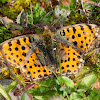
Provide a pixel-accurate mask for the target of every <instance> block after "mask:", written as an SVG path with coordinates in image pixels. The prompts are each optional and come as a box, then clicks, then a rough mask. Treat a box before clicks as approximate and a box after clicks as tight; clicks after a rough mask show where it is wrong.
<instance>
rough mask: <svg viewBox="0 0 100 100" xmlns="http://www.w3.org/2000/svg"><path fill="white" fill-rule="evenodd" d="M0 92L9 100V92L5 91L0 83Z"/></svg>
mask: <svg viewBox="0 0 100 100" xmlns="http://www.w3.org/2000/svg"><path fill="white" fill-rule="evenodd" d="M0 93H1V94H2V95H3V96H4V97H5V98H6V99H7V100H11V98H10V96H9V94H8V93H7V92H6V90H5V89H4V88H3V86H2V85H1V84H0Z"/></svg>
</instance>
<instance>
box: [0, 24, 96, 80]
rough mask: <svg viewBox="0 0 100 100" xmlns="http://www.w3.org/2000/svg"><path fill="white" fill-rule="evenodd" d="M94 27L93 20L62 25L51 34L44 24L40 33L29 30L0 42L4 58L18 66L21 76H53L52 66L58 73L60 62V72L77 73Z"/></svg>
mask: <svg viewBox="0 0 100 100" xmlns="http://www.w3.org/2000/svg"><path fill="white" fill-rule="evenodd" d="M96 31H97V26H96V25H94V24H89V25H86V24H77V25H73V26H68V27H64V28H62V29H60V30H59V31H57V33H56V34H52V33H51V32H50V30H48V29H47V27H45V31H44V34H43V35H38V34H30V35H24V36H19V37H16V38H14V39H10V40H7V41H5V42H3V43H1V44H0V47H1V49H0V50H2V52H3V53H4V54H5V57H6V59H7V61H8V62H9V63H10V64H11V65H13V66H14V67H17V68H20V70H21V72H22V73H23V74H24V76H25V77H26V78H27V79H29V80H31V81H40V80H43V79H47V78H49V77H51V76H53V72H52V70H53V71H54V72H55V73H56V74H57V75H59V74H60V66H59V62H61V72H62V75H67V76H69V75H73V74H76V73H77V72H78V71H79V70H80V69H81V68H82V67H83V65H84V59H83V56H82V55H81V53H82V51H83V52H84V53H85V52H88V51H89V50H90V49H91V48H92V47H93V43H94V41H95V39H96V36H95V33H96ZM56 37H57V38H56ZM77 48H78V49H77ZM1 55H2V54H1ZM58 57H60V61H59V59H58Z"/></svg>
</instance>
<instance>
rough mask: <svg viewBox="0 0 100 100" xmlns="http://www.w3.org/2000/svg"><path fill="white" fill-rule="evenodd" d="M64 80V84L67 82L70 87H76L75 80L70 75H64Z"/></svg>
mask: <svg viewBox="0 0 100 100" xmlns="http://www.w3.org/2000/svg"><path fill="white" fill-rule="evenodd" d="M62 80H63V82H64V84H66V86H68V87H70V88H74V82H73V81H72V80H71V79H69V78H68V77H65V76H63V77H62Z"/></svg>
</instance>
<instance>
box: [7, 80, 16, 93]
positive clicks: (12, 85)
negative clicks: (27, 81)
mask: <svg viewBox="0 0 100 100" xmlns="http://www.w3.org/2000/svg"><path fill="white" fill-rule="evenodd" d="M17 84H18V83H17V81H13V82H12V83H11V84H10V85H8V86H7V87H6V88H5V89H6V91H7V92H9V91H11V90H13V89H14V88H15V87H16V85H17Z"/></svg>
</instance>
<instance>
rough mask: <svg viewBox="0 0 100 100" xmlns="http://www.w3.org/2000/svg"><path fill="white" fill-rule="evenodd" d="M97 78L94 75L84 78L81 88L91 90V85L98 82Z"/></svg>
mask: <svg viewBox="0 0 100 100" xmlns="http://www.w3.org/2000/svg"><path fill="white" fill-rule="evenodd" d="M96 80H97V76H96V74H94V73H91V74H89V75H87V76H86V77H84V78H83V80H82V81H81V83H80V88H90V87H91V85H92V84H93V83H94V82H96Z"/></svg>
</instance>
